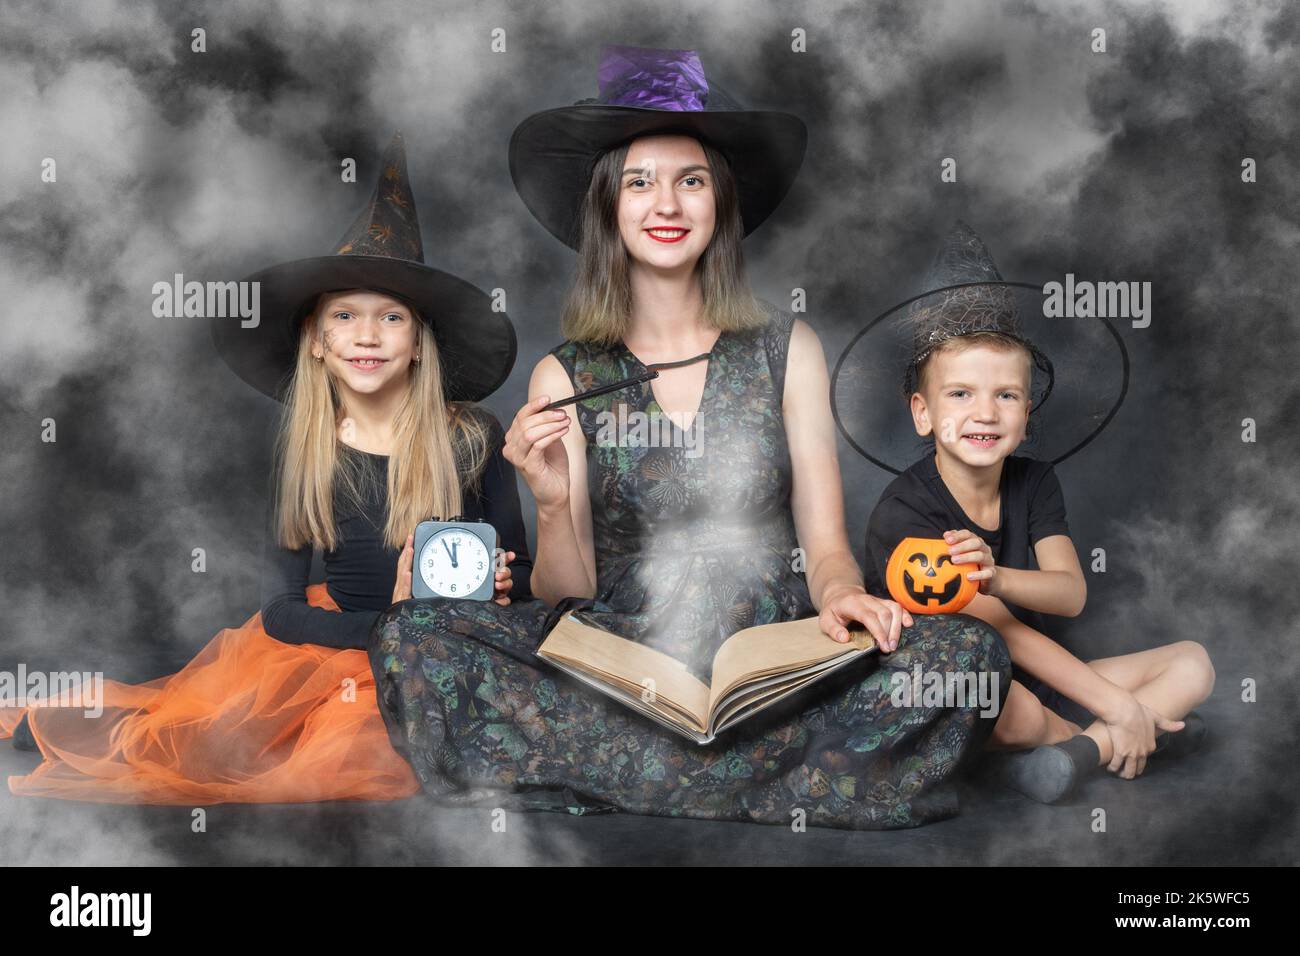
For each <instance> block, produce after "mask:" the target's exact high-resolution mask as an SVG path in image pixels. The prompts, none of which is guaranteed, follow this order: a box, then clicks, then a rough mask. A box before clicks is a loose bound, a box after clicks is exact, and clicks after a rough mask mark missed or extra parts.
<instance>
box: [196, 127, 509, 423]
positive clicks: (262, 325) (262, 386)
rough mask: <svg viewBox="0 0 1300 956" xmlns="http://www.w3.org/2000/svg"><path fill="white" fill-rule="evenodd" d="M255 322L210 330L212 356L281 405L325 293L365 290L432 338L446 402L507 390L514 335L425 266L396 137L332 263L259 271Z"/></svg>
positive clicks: (457, 283)
mask: <svg viewBox="0 0 1300 956" xmlns="http://www.w3.org/2000/svg"><path fill="white" fill-rule="evenodd" d="M245 281H248V282H258V283H259V284H260V295H261V300H260V301H261V321H260V322H259V323H258V324H257V325H256V326H252V327H249V328H245V327H243V325H242V324H241V323H240V322H239V321H238V320H235V321H231V320H230V319H221V318H216V317H213V318H212V319H211V320H210V326H211V330H212V337H213V342H214V343H215V344H216V348H217V352H218V354H220V356H221V357H222V359H224V360H225V362H226V364H227V365H229V366H230V367H231V369H233V370H234V372H235V374H236V375H238V376H239V377H240V378H242V379H243V380H244V381H245V382H247V383H248V384H249V385H251V386H253V387H254V388H255V389H257V390H258V391H259V392H262V393H263V394H265V395H268V396H270V397H271V398H274V399H277V400H278V401H283V400H284V397H285V390H286V387H287V385H288V382H289V379H290V377H291V376H292V374H293V369H294V366H295V362H296V360H297V354H298V337H299V329H300V325H301V323H302V320H303V319H304V318H306V316H307V314H308V312H309V311H310V310H311V308H312V306H313V305H314V304H315V302H316V299H317V297H318V296H319V295H320V294H321V293H322V292H334V291H339V292H342V291H347V290H349V289H369V290H371V291H374V292H382V293H385V294H389V295H394V296H396V297H398V298H400V299H402V300H405V301H406V302H409V303H410V304H411V305H412V306H413V307H414V308H415V310H416V311H417V312H418V313H419V315H420V318H421V319H423V320H424V322H426V323H427V324H428V325H429V326H431V327H432V329H433V334H434V338H435V340H436V341H437V343H438V357H439V360H440V362H441V365H442V377H443V390H444V392H445V394H446V396H447V399H448V400H449V401H478V400H480V399H483V398H485V397H487V396H488V395H490V394H491V393H492V392H494V391H495V390H496V389H497V388H499V387H500V386H501V384H502V383H503V382H504V381H505V380H506V377H507V376H508V375H509V374H510V370H511V369H512V368H513V367H514V363H515V350H516V341H515V330H514V326H513V325H512V324H511V322H510V319H509V318H508V317H507V316H506V314H505V313H504V312H494V311H492V299H491V297H490V296H489V295H488V294H487V293H486V292H483V291H482V290H481V289H478V288H477V287H475V286H473V285H471V284H470V283H468V282H466V281H465V280H464V279H461V278H459V277H458V276H454V275H452V274H451V273H449V272H443V271H442V270H440V269H434V268H433V267H431V266H428V265H426V264H425V262H424V246H423V244H422V243H421V241H420V224H419V220H418V219H417V217H416V212H415V200H414V198H413V197H412V194H411V186H410V182H409V180H408V179H407V174H406V147H405V143H404V141H403V139H402V134H401V132H400V131H399V132H397V133H395V134H394V135H393V138H392V141H391V142H390V143H389V144H388V148H387V149H386V150H385V151H384V156H383V161H382V162H381V164H380V176H379V181H378V183H377V184H376V186H375V189H374V192H373V194H372V195H371V197H370V201H369V202H368V203H367V204H366V207H365V208H364V209H362V210H361V213H360V214H359V215H358V216H357V218H356V220H355V221H354V222H353V223H352V226H351V228H349V229H348V231H347V232H346V233H344V235H343V238H342V239H341V240H339V242H338V244H337V245H336V246H335V249H334V252H333V254H332V255H328V256H317V257H316V258H312V259H298V260H296V261H294V262H286V263H281V264H279V265H275V266H271V267H270V268H268V269H263V270H261V271H260V272H257V273H255V274H253V275H251V276H248V277H247V279H246V280H245Z"/></svg>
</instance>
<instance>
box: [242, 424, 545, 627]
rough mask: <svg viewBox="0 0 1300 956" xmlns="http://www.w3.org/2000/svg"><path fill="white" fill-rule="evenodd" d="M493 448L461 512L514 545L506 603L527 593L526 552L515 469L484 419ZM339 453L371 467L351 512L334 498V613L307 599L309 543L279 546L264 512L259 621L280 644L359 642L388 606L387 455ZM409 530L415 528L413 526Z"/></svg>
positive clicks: (329, 564) (393, 565) (391, 562)
mask: <svg viewBox="0 0 1300 956" xmlns="http://www.w3.org/2000/svg"><path fill="white" fill-rule="evenodd" d="M490 425H491V432H492V434H491V439H490V441H491V448H492V452H491V455H490V457H489V458H488V461H487V464H486V466H485V467H484V470H483V475H482V479H481V482H480V488H479V493H478V494H473V493H470V492H467V493H466V494H465V496H464V502H463V505H462V508H461V512H462V514H463V515H464V517H465V520H468V521H486V522H488V523H490V524H491V525H492V526H493V527H494V528H496V530H497V533H498V534H499V535H500V537H501V545H500V546H501V548H502V549H503V550H505V551H514V552H515V559H514V560H513V561H512V562H510V571H511V579H512V580H511V588H510V599H511V600H512V601H517V600H525V599H528V598H530V597H532V590H531V588H530V579H531V577H532V570H533V561H532V558H531V557H530V556H529V551H528V538H527V536H526V534H525V532H524V521H523V515H522V512H521V511H520V507H519V490H518V487H517V485H516V484H515V469H514V467H513V466H512V465H511V464H510V463H509V462H507V461H506V460H505V458H504V457H503V456H502V454H501V449H502V444H503V441H504V432H503V430H502V428H501V425H500V423H499V422H498V421H497V420H496V419H495V417H493V418H492V420H491V423H490ZM343 448H344V451H343V454H347V455H355V456H360V457H361V458H363V459H364V460H365V463H366V464H367V465H368V466H370V468H371V469H372V471H371V474H372V476H373V479H374V480H373V481H367V482H365V483H364V484H363V488H364V489H365V493H364V499H365V500H364V501H363V505H364V507H363V508H362V509H361V510H360V511H358V510H357V509H356V507H355V505H349V504H348V503H347V502H346V500H345V499H344V498H343V496H341V495H340V496H336V498H335V521H336V523H337V525H338V529H339V532H340V543H339V546H338V548H336V549H335V550H332V551H326V552H325V553H324V562H325V586H326V589H327V590H328V591H329V594H330V597H332V598H333V599H334V601H335V603H337V604H338V606H339V608H340V610H341V613H340V611H328V610H326V609H324V608H319V607H312V606H311V605H309V604H308V603H307V596H306V588H307V583H308V576H309V575H310V573H311V561H312V553H313V549H312V547H311V546H310V545H307V546H304V547H302V548H299V549H297V550H291V549H289V548H285V547H282V546H281V545H280V544H279V543H278V542H277V541H276V538H275V534H274V531H273V529H272V527H271V517H272V515H273V514H274V507H273V502H268V506H267V511H266V524H265V528H266V539H265V543H264V548H263V569H262V626H263V628H265V630H266V632H267V633H268V634H270V635H271V636H272V637H274V638H275V639H276V640H280V641H284V642H285V643H286V644H320V645H323V646H326V647H340V648H347V647H354V648H363V647H365V646H366V639H367V637H368V635H369V633H370V629H371V627H372V626H373V625H374V623H375V620H376V619H377V618H378V617H379V614H380V612H381V611H384V610H386V609H387V608H388V607H390V606H391V604H392V600H393V584H394V582H395V580H396V578H397V559H398V557H399V556H400V555H401V550H400V549H398V548H390V547H389V546H388V545H387V544H385V543H384V541H383V523H384V508H385V503H386V497H387V484H386V482H387V477H388V456H387V455H375V454H372V453H370V452H363V451H359V450H357V449H355V448H352V447H351V446H346V445H345V446H343ZM412 530H414V529H412Z"/></svg>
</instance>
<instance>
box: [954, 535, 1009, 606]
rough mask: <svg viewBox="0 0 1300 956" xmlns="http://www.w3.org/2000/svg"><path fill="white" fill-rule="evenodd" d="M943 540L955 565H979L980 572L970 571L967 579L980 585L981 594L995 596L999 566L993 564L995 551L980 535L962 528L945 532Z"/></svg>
mask: <svg viewBox="0 0 1300 956" xmlns="http://www.w3.org/2000/svg"><path fill="white" fill-rule="evenodd" d="M943 540H944V541H945V542H947V544H948V555H949V557H951V558H952V563H953V564H978V565H979V570H978V571H968V572H967V573H966V577H967V579H968V580H971V581H978V582H979V583H980V594H993V593H995V592H994V590H993V587H994V585H993V578H994V576H995V575H996V574H997V570H998V569H997V565H995V564H994V563H993V549H992V548H990V547H989V546H988V544H987V543H986V542H985V541H984V539H983V538H981V537H980V536H979V535H977V534H975V533H974V532H972V531H967V530H966V529H965V528H961V529H960V530H956V531H945V532H944V533H943Z"/></svg>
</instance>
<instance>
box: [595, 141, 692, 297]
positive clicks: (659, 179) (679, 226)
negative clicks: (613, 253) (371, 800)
mask: <svg viewBox="0 0 1300 956" xmlns="http://www.w3.org/2000/svg"><path fill="white" fill-rule="evenodd" d="M715 219H716V207H715V203H714V194H713V176H712V174H711V172H710V170H709V160H708V157H706V156H705V155H704V148H703V147H702V146H701V145H700V143H699V141H698V140H696V139H693V138H692V137H690V136H675V135H658V136H643V137H641V138H640V139H636V140H634V141H633V142H632V144H631V145H630V146H629V147H628V151H627V159H626V160H625V162H624V164H623V173H622V178H621V180H620V183H619V192H618V229H619V233H620V234H621V235H622V237H623V244H624V246H626V248H627V251H628V254H629V255H630V256H631V257H632V259H633V261H634V263H636V264H639V265H642V266H645V267H648V268H651V269H655V270H661V271H666V272H675V271H678V270H680V269H682V268H684V267H685V268H689V269H693V268H694V267H695V263H696V262H697V261H698V260H699V258H700V255H701V254H702V253H703V252H704V250H705V248H707V247H708V245H709V240H710V239H712V238H713V227H714V222H715Z"/></svg>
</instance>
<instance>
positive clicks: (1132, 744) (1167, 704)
mask: <svg viewBox="0 0 1300 956" xmlns="http://www.w3.org/2000/svg"><path fill="white" fill-rule="evenodd" d="M957 281H962V280H957ZM1005 327H1006V328H1007V329H1008V332H1002V331H965V330H963V329H961V328H959V329H958V330H957V331H956V332H951V333H950V334H948V336H947V337H944V336H943V335H940V336H934V335H932V336H931V337H930V339H931V341H933V340H934V339H939V344H938V345H937V346H933V347H931V348H929V349H928V350H927V351H926V352H925V353H924V354H923V357H922V358H921V359H920V360H919V361H914V363H913V364H914V370H913V371H912V375H911V377H910V378H909V382H910V383H914V385H915V390H914V391H913V392H912V393H911V397H910V403H911V414H912V422H913V424H914V426H915V428H916V432H917V434H918V435H921V436H931V435H932V436H934V452H933V454H926V455H925V456H924V457H923V458H922V459H921V460H920V461H918V462H916V464H914V465H912V466H911V467H910V468H908V469H907V470H906V471H905V472H903V473H902V474H901V475H899V477H898V478H896V479H895V480H894V481H893V482H891V483H890V485H889V486H888V487H887V488H886V489H885V491H884V493H883V494H882V495H881V498H880V501H879V502H878V503H877V505H876V507H875V510H874V511H873V512H872V515H871V519H870V523H869V526H868V531H867V562H866V563H867V575H866V576H867V589H868V590H869V591H870V592H871V593H872V594H876V595H880V596H887V594H888V591H887V589H886V587H885V584H884V572H885V565H886V563H887V562H888V560H889V556H890V554H891V553H892V552H893V550H894V548H895V546H896V545H897V544H898V542H899V541H900V540H902V539H903V538H906V537H909V536H910V537H922V538H939V537H942V538H944V539H945V540H946V541H947V543H948V552H949V554H950V555H951V556H952V560H953V562H954V563H957V564H960V563H964V562H969V563H971V564H978V565H979V570H977V571H971V572H969V573H968V575H967V576H968V577H969V578H971V579H972V580H977V581H979V593H978V594H977V595H976V596H975V598H974V600H972V601H971V603H970V604H969V605H967V606H966V608H965V609H964V610H963V612H962V613H965V614H971V615H974V616H975V617H979V618H982V619H983V620H985V621H987V622H988V623H990V624H992V625H993V626H994V627H996V628H997V629H998V631H999V633H1001V635H1002V637H1003V639H1004V640H1005V641H1006V643H1007V647H1008V648H1009V650H1010V652H1011V658H1012V663H1013V665H1014V667H1015V673H1016V677H1017V679H1016V680H1015V681H1013V682H1012V685H1011V690H1010V693H1009V695H1008V697H1007V701H1006V704H1005V706H1004V707H1003V710H1002V713H1001V714H1000V715H999V717H998V721H997V725H996V727H995V729H994V733H993V738H992V741H991V742H990V744H989V747H990V748H995V749H1004V750H1013V751H1017V752H1016V753H1012V754H1007V755H1002V756H1000V757H999V758H998V759H997V761H996V764H997V772H998V775H999V777H1000V779H1002V780H1003V781H1004V782H1005V783H1006V784H1007V785H1009V786H1011V787H1013V788H1014V789H1016V790H1019V791H1020V792H1021V793H1024V794H1025V795H1027V796H1029V797H1032V798H1034V799H1036V800H1039V801H1042V802H1044V803H1052V802H1056V801H1058V800H1061V799H1063V798H1064V797H1066V796H1067V795H1068V794H1069V793H1070V792H1071V791H1072V790H1073V788H1074V786H1075V784H1076V783H1077V782H1078V781H1079V780H1080V779H1081V778H1082V777H1083V776H1084V775H1085V774H1087V773H1089V772H1091V771H1092V770H1094V769H1095V768H1096V767H1098V766H1101V765H1103V764H1104V765H1106V767H1107V769H1109V770H1111V771H1113V772H1116V773H1118V774H1119V776H1121V777H1123V778H1125V779H1129V780H1131V779H1133V778H1134V777H1137V776H1138V775H1139V774H1141V773H1142V771H1143V770H1144V769H1145V766H1146V761H1147V757H1148V756H1149V755H1151V754H1152V753H1160V752H1167V753H1169V754H1179V753H1184V752H1190V751H1191V750H1193V749H1195V748H1196V746H1197V745H1198V744H1199V742H1200V739H1201V738H1202V737H1203V736H1204V729H1205V728H1204V722H1203V721H1201V720H1200V718H1199V716H1197V715H1195V714H1192V713H1190V711H1191V709H1192V708H1193V707H1194V706H1196V705H1197V704H1199V703H1201V702H1202V701H1203V700H1205V699H1206V697H1208V696H1209V693H1210V690H1211V688H1212V687H1213V686H1214V669H1213V667H1212V666H1211V664H1210V659H1209V656H1208V655H1207V654H1206V652H1205V649H1204V648H1203V647H1201V645H1200V644H1197V643H1195V642H1193V641H1179V642H1177V643H1175V644H1168V645H1165V646H1163V647H1157V648H1153V649H1151V650H1147V651H1140V652H1138V653H1136V654H1126V655H1124V656H1121V657H1109V658H1104V659H1101V660H1094V661H1089V662H1088V663H1087V664H1085V663H1083V662H1081V661H1079V660H1078V659H1077V658H1075V657H1074V656H1072V655H1071V654H1070V653H1069V652H1068V651H1066V650H1065V649H1064V648H1063V647H1061V646H1060V645H1058V644H1056V643H1055V642H1054V641H1052V640H1051V639H1049V638H1047V637H1045V636H1044V634H1043V631H1044V623H1043V620H1042V617H1041V614H1042V613H1046V614H1056V615H1062V616H1067V617H1074V616H1076V615H1077V614H1079V612H1080V611H1082V610H1083V606H1084V602H1085V600H1086V597H1087V587H1086V585H1085V583H1084V577H1083V571H1082V569H1081V568H1080V567H1079V560H1078V557H1077V556H1076V554H1075V549H1074V543H1073V542H1072V541H1071V540H1070V536H1069V527H1068V525H1067V523H1066V516H1065V502H1064V498H1063V496H1062V493H1061V486H1060V483H1059V482H1058V481H1057V479H1056V475H1055V473H1054V471H1053V470H1052V466H1051V464H1050V463H1047V462H1041V461H1035V460H1032V459H1029V458H1022V457H1017V456H1016V455H1014V454H1012V453H1013V452H1014V451H1015V450H1016V448H1017V447H1018V446H1019V444H1020V443H1021V441H1023V440H1024V437H1025V429H1026V426H1027V424H1028V418H1029V402H1030V384H1031V375H1032V361H1031V353H1030V351H1029V349H1028V348H1027V347H1026V343H1025V341H1024V340H1023V339H1021V338H1020V337H1019V334H1018V332H1016V331H1015V330H1014V327H1013V326H1012V325H1007V326H1005ZM977 328H979V326H977ZM984 328H986V329H987V328H993V329H996V328H998V326H997V325H996V324H993V325H990V324H989V323H985V324H984ZM1035 564H1036V566H1037V569H1034V566H1035ZM1031 675H1033V676H1031ZM1094 715H1095V716H1094Z"/></svg>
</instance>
